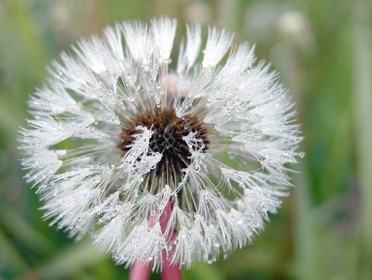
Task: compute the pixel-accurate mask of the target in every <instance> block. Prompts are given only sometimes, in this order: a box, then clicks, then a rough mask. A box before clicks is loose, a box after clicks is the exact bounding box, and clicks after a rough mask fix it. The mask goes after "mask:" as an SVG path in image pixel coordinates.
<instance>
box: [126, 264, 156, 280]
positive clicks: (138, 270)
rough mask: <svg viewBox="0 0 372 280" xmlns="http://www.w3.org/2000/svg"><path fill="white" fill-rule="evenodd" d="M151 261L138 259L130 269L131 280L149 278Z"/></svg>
mask: <svg viewBox="0 0 372 280" xmlns="http://www.w3.org/2000/svg"><path fill="white" fill-rule="evenodd" d="M150 270H151V263H144V262H142V261H141V260H137V261H136V262H135V263H134V265H133V266H132V269H131V270H130V274H129V279H130V280H148V279H149V276H150Z"/></svg>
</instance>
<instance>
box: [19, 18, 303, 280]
mask: <svg viewBox="0 0 372 280" xmlns="http://www.w3.org/2000/svg"><path fill="white" fill-rule="evenodd" d="M175 32H176V21H175V20H173V19H169V18H165V17H164V18H160V19H154V20H152V21H151V23H150V24H145V23H142V22H140V21H130V22H124V23H122V24H117V25H116V26H115V27H108V28H106V29H105V31H104V35H103V38H99V37H96V36H93V37H90V38H88V39H81V40H80V41H79V42H78V44H77V46H76V47H72V50H73V54H72V55H70V54H67V53H65V52H63V53H62V54H61V56H60V59H59V61H58V62H57V61H54V62H52V65H51V67H50V69H49V71H50V73H51V77H50V79H49V80H48V81H47V83H46V85H45V86H44V87H42V88H41V89H37V90H35V92H34V94H33V95H32V97H31V99H30V101H29V106H30V108H31V110H30V112H31V115H32V119H30V120H28V127H27V128H23V129H21V134H22V135H21V137H20V138H21V139H20V140H21V142H22V144H21V148H22V149H23V150H24V153H25V155H26V156H25V159H24V160H23V162H22V163H23V166H24V167H25V168H26V169H27V170H28V173H27V175H26V180H27V182H30V183H32V184H33V186H34V187H35V188H36V192H37V193H38V194H39V195H40V198H41V200H42V201H43V202H44V206H43V207H42V209H43V210H44V211H45V212H44V213H45V214H44V218H46V219H51V222H50V225H51V226H57V227H58V228H60V229H65V230H66V231H67V232H69V235H70V236H71V237H74V238H76V239H80V238H82V237H83V236H84V235H85V234H86V233H90V234H91V235H92V238H93V240H94V243H96V244H98V245H99V246H101V247H102V248H104V249H105V250H108V251H110V252H112V256H113V259H114V260H115V261H116V262H117V263H118V264H125V266H126V267H131V266H133V265H134V268H133V270H134V271H140V270H141V269H142V271H144V273H146V271H148V270H149V269H150V268H152V269H153V270H162V271H169V270H171V269H173V272H174V271H175V270H178V269H179V268H180V267H181V266H186V267H187V268H189V267H190V266H191V265H192V263H193V262H194V261H205V262H208V263H212V262H214V261H216V259H217V258H218V257H219V256H220V254H222V255H224V256H225V257H226V256H227V255H228V254H229V253H230V252H232V251H233V250H234V249H236V248H237V247H239V248H241V247H243V246H245V245H246V244H247V243H250V242H251V241H252V238H253V237H254V235H255V234H257V233H258V232H260V231H261V230H262V229H263V227H264V222H265V221H267V220H268V219H269V217H268V213H275V212H276V211H277V208H278V207H279V206H280V203H281V202H280V199H281V197H283V196H285V195H286V194H287V189H288V186H290V182H289V177H288V171H289V169H288V166H287V164H288V163H295V162H296V161H297V157H298V156H301V154H300V153H298V152H297V151H296V149H297V146H298V143H299V142H300V141H301V137H300V136H299V127H298V125H297V124H296V123H295V122H294V118H295V113H294V105H293V102H292V101H291V99H290V97H289V96H288V94H287V91H286V90H285V89H284V88H283V86H282V85H281V83H280V82H279V81H278V75H277V74H276V73H273V72H270V70H269V66H268V65H266V64H265V63H263V62H256V58H255V55H254V47H252V46H250V45H248V44H247V43H243V44H241V45H238V46H232V41H233V35H232V34H230V33H228V32H227V31H225V30H218V29H216V28H214V27H210V28H208V34H207V40H206V43H203V42H202V29H201V27H200V26H199V25H187V26H186V40H185V41H182V42H181V44H180V48H179V51H178V59H177V63H174V64H175V66H174V67H173V64H172V60H171V54H172V52H174V53H175V52H176V51H174V50H173V41H174V36H175ZM203 46H204V49H203V50H202V48H203ZM176 273H177V272H176ZM144 279H145V278H144ZM175 279H176V278H175Z"/></svg>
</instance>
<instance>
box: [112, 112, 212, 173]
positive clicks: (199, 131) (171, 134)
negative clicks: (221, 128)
mask: <svg viewBox="0 0 372 280" xmlns="http://www.w3.org/2000/svg"><path fill="white" fill-rule="evenodd" d="M137 126H143V127H146V128H148V129H151V131H152V132H153V134H152V136H151V138H150V145H149V148H150V149H151V151H153V152H159V153H161V154H162V159H161V160H160V162H158V164H157V165H156V167H155V169H154V171H153V175H156V176H162V175H164V174H167V175H168V176H171V177H172V178H175V177H177V175H179V174H180V172H181V171H182V169H183V168H186V167H187V166H188V165H189V164H190V156H191V154H190V152H189V147H188V146H187V144H186V142H185V141H184V140H183V137H184V136H187V135H188V134H189V133H190V132H194V133H196V135H195V136H196V137H197V138H198V139H201V140H203V142H204V148H203V151H205V150H206V149H207V148H208V147H207V145H208V143H209V140H208V138H207V130H206V128H205V126H204V124H203V122H202V121H200V120H199V119H198V118H197V117H196V116H193V115H191V114H186V115H184V116H183V117H182V118H179V117H177V115H176V112H175V110H174V108H169V109H161V108H154V109H152V110H148V111H146V112H144V113H142V114H137V115H136V116H135V117H134V118H133V119H131V120H129V121H128V123H127V124H125V125H123V126H122V129H121V133H120V135H119V136H120V139H121V142H120V143H119V144H118V148H119V149H121V150H122V151H123V152H124V154H125V153H126V152H127V151H128V150H129V149H130V146H131V144H133V141H134V140H135V137H134V135H135V134H138V133H140V131H139V130H138V129H137V128H136V127H137Z"/></svg>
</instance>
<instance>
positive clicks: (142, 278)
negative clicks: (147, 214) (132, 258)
mask: <svg viewBox="0 0 372 280" xmlns="http://www.w3.org/2000/svg"><path fill="white" fill-rule="evenodd" d="M172 210H173V203H172V199H170V200H169V201H168V203H167V205H166V206H165V209H164V211H163V213H162V214H161V215H160V219H159V222H160V227H161V230H162V232H163V233H165V231H166V228H167V224H168V221H169V218H170V216H171V214H172ZM154 224H155V220H154V218H151V219H150V221H149V226H150V227H153V226H154ZM176 236H177V232H176V230H175V229H173V230H171V231H169V232H168V233H167V236H166V239H167V242H168V243H171V242H173V241H174V239H175V238H176ZM172 252H174V246H172V249H171V250H170V251H169V253H170V255H171V253H172ZM169 253H168V252H167V251H166V250H165V249H163V251H162V259H163V263H162V271H161V277H162V279H163V280H181V279H182V277H181V270H180V265H179V263H178V262H175V263H171V261H170V260H169V259H168V255H169ZM150 270H151V263H146V264H145V263H143V262H142V261H141V260H137V261H136V262H135V263H134V265H133V267H132V269H131V271H130V277H129V279H130V280H148V279H149V275H150Z"/></svg>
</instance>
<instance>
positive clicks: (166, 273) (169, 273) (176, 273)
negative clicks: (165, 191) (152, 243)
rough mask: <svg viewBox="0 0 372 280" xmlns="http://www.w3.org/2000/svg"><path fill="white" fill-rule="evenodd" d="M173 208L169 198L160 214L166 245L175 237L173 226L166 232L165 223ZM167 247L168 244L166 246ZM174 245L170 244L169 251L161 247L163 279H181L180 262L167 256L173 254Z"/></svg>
mask: <svg viewBox="0 0 372 280" xmlns="http://www.w3.org/2000/svg"><path fill="white" fill-rule="evenodd" d="M172 210H173V203H172V199H170V200H169V201H168V203H167V205H166V206H165V209H164V211H163V213H162V214H161V216H160V226H161V230H162V232H163V234H164V233H166V235H167V236H166V239H167V243H168V245H169V244H171V243H172V242H173V241H174V239H175V238H176V235H177V232H176V230H175V229H174V228H173V229H171V230H170V231H168V232H166V229H167V225H168V221H169V218H170V216H171V214H172ZM167 247H168V246H167ZM174 249H175V246H172V247H171V249H170V250H169V251H167V250H166V249H163V252H162V257H163V258H162V260H163V263H162V271H161V277H162V279H163V280H181V278H182V277H181V270H180V264H179V263H178V262H172V260H171V259H170V258H169V256H170V255H173V254H172V253H173V252H174Z"/></svg>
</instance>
